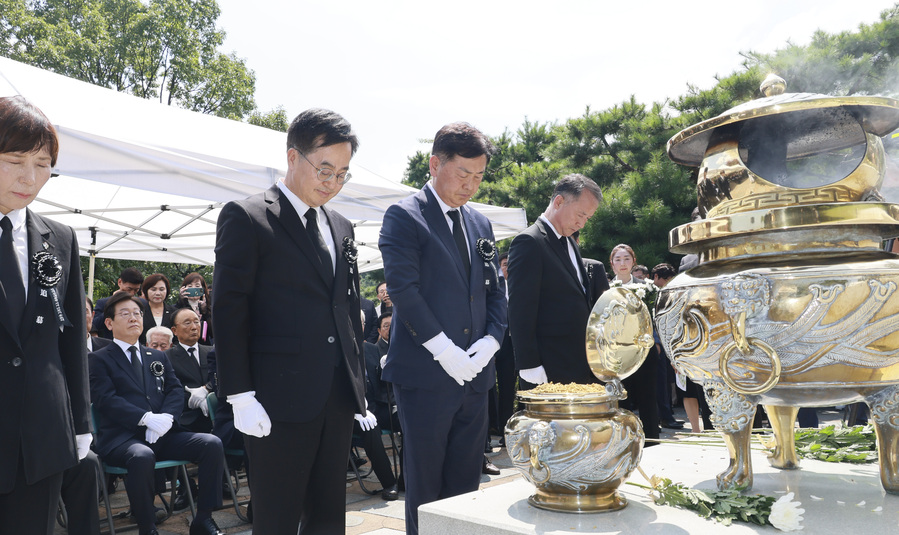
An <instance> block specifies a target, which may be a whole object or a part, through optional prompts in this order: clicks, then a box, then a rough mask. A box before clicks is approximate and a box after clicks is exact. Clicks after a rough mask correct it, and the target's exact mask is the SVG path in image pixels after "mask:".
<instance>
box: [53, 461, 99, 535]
mask: <svg viewBox="0 0 899 535" xmlns="http://www.w3.org/2000/svg"><path fill="white" fill-rule="evenodd" d="M98 473H100V474H102V473H103V470H102V468H100V459H99V458H98V457H97V454H96V453H94V452H92V451H89V452H87V457H85V458H84V459H81V462H79V463H78V464H77V465H76V466H73V467H72V468H69V469H68V470H66V471H65V472H63V479H62V491H61V493H60V496H62V503H63V505H65V507H66V520H67V526H66V527H67V528H68V532H69V535H95V534H99V533H100V511H99V506H98V503H97V499H98V486H97V485H98V484H97V474H98Z"/></svg>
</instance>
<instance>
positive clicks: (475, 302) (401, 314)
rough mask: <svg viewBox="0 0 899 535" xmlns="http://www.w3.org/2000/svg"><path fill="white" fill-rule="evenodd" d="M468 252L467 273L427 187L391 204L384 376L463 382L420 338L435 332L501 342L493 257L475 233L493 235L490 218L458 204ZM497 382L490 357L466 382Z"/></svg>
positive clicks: (464, 343)
mask: <svg viewBox="0 0 899 535" xmlns="http://www.w3.org/2000/svg"><path fill="white" fill-rule="evenodd" d="M461 212H462V218H463V219H464V221H465V227H466V232H467V238H468V250H469V253H470V257H471V270H470V273H465V272H464V267H463V265H462V259H461V258H459V251H458V249H457V248H456V244H455V242H454V241H453V235H452V233H451V231H450V229H449V225H448V224H447V222H446V216H445V215H444V214H443V212H442V211H441V208H440V205H439V203H438V202H437V199H436V198H435V197H434V193H433V192H432V191H431V188H430V186H428V187H425V188H423V189H422V190H421V191H419V192H418V193H415V194H414V195H411V196H409V197H406V198H405V199H403V200H402V201H400V202H399V203H397V204H395V205H393V206H391V207H390V208H388V209H387V212H386V213H385V214H384V223H383V224H382V226H381V237H380V240H379V246H380V249H381V256H382V258H383V259H384V275H385V277H386V279H387V291H388V293H389V294H390V299H391V301H392V302H393V307H394V308H393V322H392V323H391V334H390V350H389V351H388V353H387V364H386V365H385V367H384V373H383V377H384V379H385V380H386V381H390V382H391V383H394V384H398V385H402V386H408V387H417V388H424V389H431V390H433V389H438V388H439V389H452V388H463V387H461V386H459V385H458V384H457V383H456V381H455V380H454V379H453V378H452V377H450V376H449V375H448V374H447V373H446V372H445V371H444V370H443V368H442V367H441V365H440V363H438V362H437V361H436V360H434V357H433V356H432V355H431V353H430V352H429V351H428V350H427V349H426V348H425V347H424V346H423V345H422V344H423V343H424V342H427V341H428V340H430V339H431V338H433V337H435V336H437V335H438V334H439V333H440V332H441V331H443V332H444V333H446V336H448V337H449V339H450V340H452V341H453V343H454V344H456V345H457V346H459V347H461V348H462V349H467V348H468V347H469V346H470V345H471V344H472V343H474V342H476V341H477V340H479V339H480V338H482V337H483V336H485V335H487V334H489V335H492V336H493V337H494V338H495V339H496V341H497V342H498V343H502V340H503V333H505V330H506V297H505V294H504V293H503V292H502V290H501V289H500V288H499V284H498V280H497V279H498V272H499V264H498V263H497V260H496V256H495V255H494V258H493V259H492V260H491V261H490V262H485V261H484V260H482V259H481V257H480V256H479V255H478V253H477V249H476V247H475V246H476V243H477V240H478V239H480V238H485V239H488V240H490V241H491V242H493V241H494V237H493V228H492V227H491V226H490V221H489V220H488V219H487V218H486V217H485V216H483V215H482V214H480V213H478V212H476V211H475V210H472V209H471V208H470V207H468V206H462V208H461ZM495 382H496V374H495V370H494V366H493V361H492V360H491V361H490V363H489V364H488V365H487V366H485V367H484V369H483V370H482V371H481V373H479V374H478V375H477V377H475V378H474V379H473V380H472V381H471V386H472V388H473V389H474V390H475V391H477V392H486V391H488V390H490V387H492V386H493V384H494V383H495Z"/></svg>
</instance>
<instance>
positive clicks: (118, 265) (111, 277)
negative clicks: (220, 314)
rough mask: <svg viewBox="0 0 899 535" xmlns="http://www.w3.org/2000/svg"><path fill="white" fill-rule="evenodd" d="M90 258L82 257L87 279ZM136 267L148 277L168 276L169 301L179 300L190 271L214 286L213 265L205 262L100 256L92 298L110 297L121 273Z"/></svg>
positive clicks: (210, 285)
mask: <svg viewBox="0 0 899 535" xmlns="http://www.w3.org/2000/svg"><path fill="white" fill-rule="evenodd" d="M89 265H90V259H89V258H87V257H84V256H83V257H81V272H82V273H84V277H85V279H87V275H88V267H89ZM129 267H134V268H137V269H138V270H140V272H141V273H142V274H143V275H144V277H146V276H147V275H152V274H153V273H162V274H163V275H165V276H166V277H168V279H169V282H170V283H171V285H172V294H171V295H169V299H168V302H170V303H173V304H174V303H175V302H176V301H177V300H178V289H179V288H180V287H181V281H182V280H183V279H184V277H185V276H186V275H188V274H190V273H193V272H197V273H199V274H200V275H203V278H204V279H206V284H207V285H208V286H209V287H210V289H211V287H212V266H205V265H203V264H175V263H166V262H139V261H135V260H111V259H107V258H98V259H97V261H96V263H95V266H94V294H93V295H92V296H91V295H89V296H88V297H90V298H91V299H93V300H94V302H96V301H97V299H101V298H103V297H108V296H110V295H112V293H113V292H114V291H116V290H118V289H119V288H118V285H117V281H118V278H119V274H121V273H122V270H123V269H125V268H129ZM84 291H85V292H87V281H85V285H84Z"/></svg>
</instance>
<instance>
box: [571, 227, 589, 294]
mask: <svg viewBox="0 0 899 535" xmlns="http://www.w3.org/2000/svg"><path fill="white" fill-rule="evenodd" d="M567 239H568V245H569V246H570V247H573V248H574V257H575V258H576V259H577V267H578V271H580V273H581V280H582V281H584V282H583V283H580V286H581V288H583V290H584V298H585V299H586V300H587V304H590V297H589V296H588V295H587V285H589V284H590V282H589V281H590V278H589V277H587V268H586V267H585V266H584V259H583V258H581V248H580V247H578V245H577V244H576V243H575V242H574V240H573V239H571V238H567ZM570 263H571V262H569V264H570Z"/></svg>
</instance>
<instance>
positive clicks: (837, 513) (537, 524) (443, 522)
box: [419, 444, 899, 535]
mask: <svg viewBox="0 0 899 535" xmlns="http://www.w3.org/2000/svg"><path fill="white" fill-rule="evenodd" d="M752 462H753V466H754V468H755V484H754V486H753V492H757V493H764V494H770V495H774V496H780V495H782V494H783V493H786V492H793V493H794V494H795V496H796V498H794V499H798V500H799V501H800V502H801V503H802V507H803V508H804V509H805V514H804V520H803V523H802V525H803V526H804V532H805V533H814V534H825V535H827V534H839V535H844V534H845V533H849V532H853V531H856V530H858V529H863V531H865V532H870V533H891V532H895V530H896V529H897V527H899V496H893V495H890V494H887V493H886V492H885V491H884V490H883V488H882V487H881V485H880V476H879V471H878V466H877V465H876V464H869V465H850V464H837V463H825V462H820V461H810V460H802V468H801V469H800V470H793V471H781V470H776V469H774V468H772V467H771V466H770V465H769V464H768V462H767V459H766V457H765V454H764V453H763V452H761V451H754V452H753V453H752ZM640 466H641V468H643V471H644V472H646V474H647V475H649V476H652V475H659V476H662V477H668V478H670V479H671V480H673V481H675V482H679V483H683V484H685V485H690V486H695V487H698V488H705V489H713V488H714V486H715V475H716V474H717V473H718V472H721V471H723V470H724V469H725V468H726V467H727V451H726V449H725V448H724V447H723V446H722V447H716V446H696V445H681V444H663V445H660V446H657V447H653V448H649V449H647V450H645V451H644V453H643V459H642V461H641V463H640ZM631 480H632V481H635V482H638V483H641V484H646V482H645V480H644V479H643V476H641V475H640V474H639V472H635V474H634V475H632V477H631ZM620 491H621V492H622V494H623V495H624V496H625V497H626V498H627V499H628V501H629V505H628V507H626V508H625V509H623V510H621V511H615V512H611V513H601V514H597V513H594V514H572V513H555V512H552V511H543V510H540V509H536V508H534V507H531V506H530V505H528V503H527V498H528V497H529V496H530V495H531V494H533V493H534V488H533V486H531V485H530V484H529V483H528V482H527V481H525V480H524V479H521V478H518V479H515V480H513V481H511V482H509V483H503V484H499V485H494V486H492V487H489V488H483V489H481V490H478V491H476V492H472V493H469V494H464V495H462V496H456V497H454V498H450V499H447V500H441V501H439V502H434V503H430V504H426V505H424V506H422V507H421V508H420V509H419V522H420V532H421V534H422V535H466V534H472V535H475V534H476V535H500V534H502V535H507V534H527V535H537V534H540V535H550V534H561V533H567V534H571V533H609V534H611V533H616V534H617V533H635V534H637V533H639V534H652V533H665V534H682V533H683V534H687V533H710V532H719V530H722V529H724V528H723V526H720V525H718V524H717V523H716V522H714V521H709V520H705V519H703V518H701V517H699V516H698V515H696V514H695V513H693V512H691V511H684V510H681V509H676V508H673V507H669V506H659V505H655V504H654V503H653V502H652V500H651V499H650V498H649V497H648V494H647V492H646V491H645V490H643V489H640V488H638V487H634V486H631V485H622V487H621V489H620ZM862 526H863V528H862ZM713 530H714V531H713ZM727 533H728V534H729V535H730V534H732V535H739V534H741V533H778V531H777V530H776V529H774V528H773V527H770V526H766V527H758V526H754V525H750V524H745V523H734V524H733V525H732V526H730V527H729V528H727Z"/></svg>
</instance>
